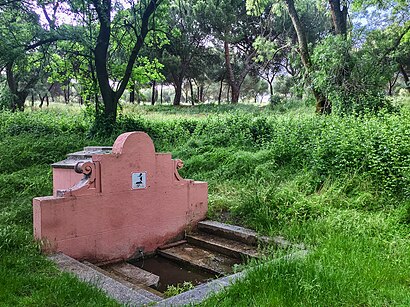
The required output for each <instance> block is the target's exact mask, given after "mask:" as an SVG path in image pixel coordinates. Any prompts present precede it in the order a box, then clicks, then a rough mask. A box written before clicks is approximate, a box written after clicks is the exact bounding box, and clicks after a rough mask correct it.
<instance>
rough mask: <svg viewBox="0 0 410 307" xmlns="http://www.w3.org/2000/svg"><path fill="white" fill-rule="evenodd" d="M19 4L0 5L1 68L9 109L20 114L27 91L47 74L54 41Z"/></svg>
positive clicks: (26, 8) (53, 37)
mask: <svg viewBox="0 0 410 307" xmlns="http://www.w3.org/2000/svg"><path fill="white" fill-rule="evenodd" d="M21 5H22V3H20V2H18V3H13V4H12V5H9V4H8V3H7V4H4V5H2V6H1V8H0V11H1V16H2V18H1V21H0V39H1V41H2V44H1V46H0V68H1V70H4V71H5V73H6V82H7V86H8V91H9V93H10V95H9V97H10V98H9V99H10V103H9V104H10V105H9V107H10V108H11V110H13V111H16V110H19V111H23V110H24V103H25V101H26V98H27V96H28V95H29V93H30V90H31V89H33V88H34V86H35V85H36V83H37V82H38V81H39V80H40V79H41V78H43V77H44V74H46V72H45V70H44V67H45V66H46V65H47V63H48V61H49V55H50V53H51V52H50V44H52V43H53V42H55V41H56V40H57V38H56V36H53V34H52V33H51V31H47V30H46V29H44V28H43V27H41V25H40V22H39V17H38V15H37V14H36V13H35V12H34V11H32V10H31V9H30V7H24V8H23V7H22V6H21Z"/></svg>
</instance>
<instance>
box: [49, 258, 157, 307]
mask: <svg viewBox="0 0 410 307" xmlns="http://www.w3.org/2000/svg"><path fill="white" fill-rule="evenodd" d="M49 259H51V260H52V261H54V262H55V263H56V264H57V266H58V267H59V268H60V269H61V270H62V271H65V272H69V273H72V274H74V275H76V276H77V277H78V278H79V279H80V280H82V281H85V282H87V283H90V284H92V285H94V286H96V287H97V288H99V289H101V290H103V291H104V292H105V293H106V294H107V295H108V296H109V297H111V298H113V299H115V300H116V301H118V302H120V303H122V304H128V305H129V306H143V305H147V304H149V305H151V304H153V303H155V302H158V301H161V300H162V298H161V297H159V296H156V295H154V294H152V293H150V292H148V291H146V290H144V289H139V290H138V291H137V290H134V289H132V288H130V287H127V286H126V285H123V284H122V283H120V282H118V281H116V280H114V279H112V278H111V277H108V276H106V275H105V274H103V273H100V272H99V271H97V270H95V269H94V268H92V267H90V266H88V265H85V264H83V263H81V262H79V261H77V260H75V259H73V258H71V257H69V256H67V255H64V254H61V253H60V254H55V255H52V256H49Z"/></svg>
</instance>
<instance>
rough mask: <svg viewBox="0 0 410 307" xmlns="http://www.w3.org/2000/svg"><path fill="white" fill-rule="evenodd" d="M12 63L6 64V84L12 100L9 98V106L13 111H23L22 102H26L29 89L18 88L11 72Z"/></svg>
mask: <svg viewBox="0 0 410 307" xmlns="http://www.w3.org/2000/svg"><path fill="white" fill-rule="evenodd" d="M13 64H14V63H12V62H9V63H7V64H6V79H7V85H8V87H9V89H10V92H11V94H12V100H11V106H10V107H11V110H12V111H13V112H15V111H24V103H25V102H26V99H27V96H28V94H29V91H28V90H27V89H23V90H21V91H19V90H18V84H17V81H16V79H15V77H14V73H13ZM33 82H34V81H33ZM30 83H31V81H30V82H29V84H30ZM28 86H29V85H28ZM28 86H27V87H28Z"/></svg>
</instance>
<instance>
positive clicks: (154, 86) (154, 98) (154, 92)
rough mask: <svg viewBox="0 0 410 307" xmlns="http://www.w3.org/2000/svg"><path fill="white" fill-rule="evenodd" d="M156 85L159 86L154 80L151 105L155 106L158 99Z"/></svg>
mask: <svg viewBox="0 0 410 307" xmlns="http://www.w3.org/2000/svg"><path fill="white" fill-rule="evenodd" d="M156 86H157V82H155V81H152V92H151V105H152V106H153V105H154V104H155V100H156V97H155V96H156V95H155V94H156Z"/></svg>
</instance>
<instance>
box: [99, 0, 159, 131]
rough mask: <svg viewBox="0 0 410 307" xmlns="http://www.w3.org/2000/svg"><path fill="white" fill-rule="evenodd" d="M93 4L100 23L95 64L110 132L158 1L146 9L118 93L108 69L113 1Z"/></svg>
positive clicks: (154, 0) (102, 0) (103, 0)
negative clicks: (111, 81)
mask: <svg viewBox="0 0 410 307" xmlns="http://www.w3.org/2000/svg"><path fill="white" fill-rule="evenodd" d="M92 3H93V5H94V7H95V10H96V12H97V16H98V21H99V24H100V25H99V26H100V27H99V31H98V36H97V43H96V45H95V48H94V62H95V69H96V76H97V80H98V84H99V87H100V92H101V96H102V98H103V103H104V117H105V122H106V123H107V124H108V125H109V126H111V127H106V128H107V129H108V131H109V130H110V129H111V128H112V126H113V125H114V124H115V122H116V119H117V107H118V102H119V99H120V97H121V96H122V94H123V93H124V91H125V89H126V87H127V85H128V82H129V80H130V78H131V75H132V69H133V66H134V64H135V61H136V59H137V57H138V55H139V52H140V50H141V48H142V46H143V44H144V40H145V37H146V35H147V33H148V30H149V29H148V24H149V19H150V16H151V15H152V14H153V13H154V11H155V9H156V6H157V1H156V0H150V1H149V3H148V5H147V7H146V8H145V10H144V12H143V16H142V19H141V28H140V33H139V35H138V37H137V40H136V42H135V44H134V46H133V48H132V50H131V54H130V56H129V58H128V61H127V66H126V68H125V72H124V76H123V78H122V80H121V82H120V85H119V88H118V90H117V91H113V89H112V88H111V86H110V81H109V73H108V67H107V60H108V47H109V44H110V38H111V9H112V2H111V0H101V1H99V0H92Z"/></svg>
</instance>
